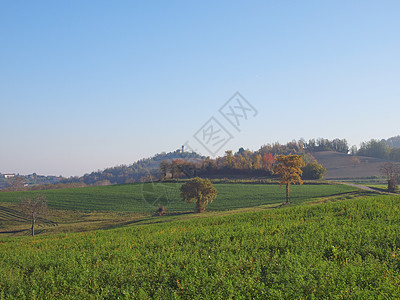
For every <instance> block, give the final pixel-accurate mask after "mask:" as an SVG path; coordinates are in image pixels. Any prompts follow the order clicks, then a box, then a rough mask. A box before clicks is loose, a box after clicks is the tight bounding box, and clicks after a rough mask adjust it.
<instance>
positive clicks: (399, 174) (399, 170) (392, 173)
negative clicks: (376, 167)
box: [381, 162, 400, 193]
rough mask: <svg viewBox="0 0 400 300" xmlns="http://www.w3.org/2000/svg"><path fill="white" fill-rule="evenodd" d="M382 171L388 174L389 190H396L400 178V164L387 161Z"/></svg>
mask: <svg viewBox="0 0 400 300" xmlns="http://www.w3.org/2000/svg"><path fill="white" fill-rule="evenodd" d="M381 172H382V174H383V175H385V176H386V180H387V183H388V191H389V192H392V193H394V192H396V190H397V186H398V181H399V179H400V166H399V165H396V164H394V163H392V162H386V163H384V164H383V165H382V167H381Z"/></svg>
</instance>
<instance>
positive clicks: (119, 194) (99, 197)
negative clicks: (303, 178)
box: [0, 183, 356, 213]
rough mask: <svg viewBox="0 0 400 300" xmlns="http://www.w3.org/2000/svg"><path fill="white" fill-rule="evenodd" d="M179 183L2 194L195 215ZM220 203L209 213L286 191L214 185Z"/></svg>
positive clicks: (59, 204)
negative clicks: (181, 192) (40, 196)
mask: <svg viewBox="0 0 400 300" xmlns="http://www.w3.org/2000/svg"><path fill="white" fill-rule="evenodd" d="M180 186H181V184H180V183H158V184H150V183H146V184H129V185H128V184H127V185H111V186H104V187H88V188H75V189H61V190H48V191H40V192H7V193H0V203H1V202H10V203H17V202H18V201H19V199H20V198H21V197H24V196H29V195H33V194H37V193H43V194H45V195H46V197H47V201H48V205H49V207H51V208H54V209H67V210H80V211H120V212H138V213H143V212H148V213H150V212H154V211H155V208H156V207H157V203H162V204H163V205H165V206H166V207H167V209H168V210H169V211H171V212H184V211H192V210H193V208H194V204H187V203H185V202H183V201H182V200H181V198H180V192H179V187H180ZM215 187H216V188H217V190H218V196H217V199H216V200H215V201H214V203H212V204H211V205H210V206H209V210H217V211H221V210H226V209H237V208H242V207H250V206H257V205H262V204H272V203H282V202H283V201H285V189H284V188H281V187H280V186H279V185H277V184H273V185H262V184H215ZM353 191H356V189H354V188H352V187H348V186H344V185H303V186H293V187H292V197H291V201H292V202H293V203H294V204H300V203H302V202H303V201H309V200H310V199H312V198H316V197H324V196H330V195H337V194H344V193H349V192H353Z"/></svg>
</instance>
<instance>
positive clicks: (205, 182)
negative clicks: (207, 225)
mask: <svg viewBox="0 0 400 300" xmlns="http://www.w3.org/2000/svg"><path fill="white" fill-rule="evenodd" d="M181 197H182V198H183V200H184V201H187V202H188V203H193V202H194V201H196V212H197V213H202V212H204V211H205V210H206V208H207V205H208V203H212V202H213V200H214V199H215V197H217V190H216V188H215V187H214V185H213V184H212V183H211V181H210V180H209V179H202V178H199V177H196V178H193V179H190V180H189V181H188V182H186V183H185V184H183V185H182V186H181Z"/></svg>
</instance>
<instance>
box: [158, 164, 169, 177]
mask: <svg viewBox="0 0 400 300" xmlns="http://www.w3.org/2000/svg"><path fill="white" fill-rule="evenodd" d="M169 169H170V164H169V163H168V161H167V160H163V161H162V162H160V173H161V180H164V179H165V178H166V177H167V173H168V171H169Z"/></svg>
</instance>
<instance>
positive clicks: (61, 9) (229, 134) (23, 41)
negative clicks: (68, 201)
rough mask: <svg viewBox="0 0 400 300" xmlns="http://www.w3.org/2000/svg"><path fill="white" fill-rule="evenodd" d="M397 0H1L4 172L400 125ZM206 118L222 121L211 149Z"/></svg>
mask: <svg viewBox="0 0 400 300" xmlns="http://www.w3.org/2000/svg"><path fill="white" fill-rule="evenodd" d="M399 11H400V1H397V0H396V1H385V0H382V1H368V0H363V1H356V0H354V1H315V0H314V1H265V0H264V1H99V0H96V1H75V0H70V1H40V0H39V1H2V2H0V119H1V123H2V130H1V139H0V146H1V147H0V172H1V173H20V174H31V173H33V172H36V173H38V174H43V175H63V176H75V175H79V176H80V175H83V174H84V173H90V172H91V171H95V170H98V169H104V168H106V167H111V166H116V165H121V164H131V163H133V162H135V161H137V160H138V159H141V158H145V157H150V156H153V155H154V154H156V153H160V152H170V151H174V150H176V149H178V148H180V146H181V145H182V144H184V143H187V144H186V145H190V147H191V149H193V150H196V151H197V152H199V153H201V154H203V155H211V156H213V155H222V154H223V153H224V151H225V150H233V151H237V149H238V148H240V147H244V148H248V149H251V150H256V149H258V148H260V146H262V145H264V144H267V143H274V142H277V141H278V142H281V143H286V142H288V141H291V140H293V139H300V138H305V139H306V140H308V139H310V138H319V137H323V138H329V139H333V138H346V139H347V140H348V142H349V144H350V145H359V144H360V143H361V142H363V141H366V140H370V139H372V138H376V139H382V138H389V137H391V136H396V135H399V134H400V128H399V117H398V116H399V112H400V101H399V99H400V84H399V82H400V56H399V53H400V34H399V32H400V18H399V17H398V12H399ZM236 92H239V93H240V95H241V96H242V97H243V98H244V99H246V100H243V98H240V99H239V100H237V99H236V98H232V99H231V97H232V96H233V95H234V94H235V93H236ZM235 101H237V102H235ZM235 103H236V104H235ZM225 104H226V105H225ZM238 104H239V105H238ZM224 105H225V106H224ZM241 105H242V106H244V108H242V109H241V110H240V106H241ZM222 107H225V108H226V109H229V108H232V109H233V112H234V113H233V114H232V111H231V115H227V111H226V110H225V112H224V110H223V109H221V108H222ZM238 107H239V108H238ZM220 109H221V110H222V111H223V113H221V112H220V111H219V110H220ZM237 109H239V111H238V110H237ZM235 115H236V119H233V118H234V117H235ZM239 115H240V116H239ZM224 116H225V117H224ZM212 117H213V119H211V123H210V122H208V121H209V120H210V118H212ZM229 120H231V121H233V123H231V122H229ZM237 120H238V121H239V123H240V124H239V123H236V125H238V124H239V126H236V127H235V126H233V125H234V124H235V122H236V121H237ZM213 122H214V123H213ZM210 125H212V126H213V127H210ZM218 126H219V127H218ZM210 128H211V131H214V132H217V131H218V130H221V131H219V134H222V135H221V136H220V138H221V139H222V138H223V137H224V135H225V139H224V140H223V141H222V142H221V143H219V144H218V145H217V146H214V144H213V145H212V147H214V148H213V149H210V145H211V144H209V143H208V144H207V142H210V139H208V140H207V141H206V140H205V139H204V137H206V138H207V136H206V135H205V134H204V132H206V133H207V132H208V133H210V131H209V130H210ZM204 130H206V131H204ZM207 130H208V131H207ZM196 133H197V139H196V137H195V135H196ZM216 136H217V135H215V136H214V137H216ZM208 137H210V136H208ZM216 141H217V140H216ZM219 146H221V147H219Z"/></svg>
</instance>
